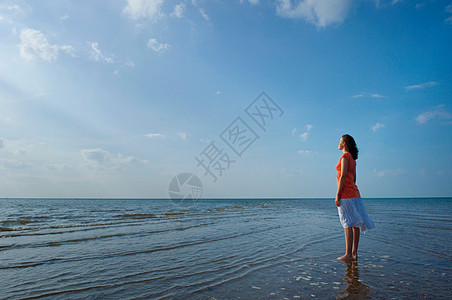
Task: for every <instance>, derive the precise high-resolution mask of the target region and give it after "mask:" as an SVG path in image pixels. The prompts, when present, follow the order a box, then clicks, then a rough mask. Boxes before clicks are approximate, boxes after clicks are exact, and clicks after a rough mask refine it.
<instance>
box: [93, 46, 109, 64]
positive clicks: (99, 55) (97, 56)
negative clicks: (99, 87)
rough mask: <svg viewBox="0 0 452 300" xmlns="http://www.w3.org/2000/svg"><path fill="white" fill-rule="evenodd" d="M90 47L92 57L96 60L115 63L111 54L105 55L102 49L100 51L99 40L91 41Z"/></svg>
mask: <svg viewBox="0 0 452 300" xmlns="http://www.w3.org/2000/svg"><path fill="white" fill-rule="evenodd" d="M89 45H90V47H91V58H92V59H94V60H95V61H105V62H106V63H109V64H111V63H113V58H112V57H109V56H105V55H104V54H102V51H100V49H99V45H98V44H97V42H92V43H89Z"/></svg>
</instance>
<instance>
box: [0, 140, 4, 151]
mask: <svg viewBox="0 0 452 300" xmlns="http://www.w3.org/2000/svg"><path fill="white" fill-rule="evenodd" d="M4 146H5V142H4V141H3V139H0V149H2V148H3V147H4Z"/></svg>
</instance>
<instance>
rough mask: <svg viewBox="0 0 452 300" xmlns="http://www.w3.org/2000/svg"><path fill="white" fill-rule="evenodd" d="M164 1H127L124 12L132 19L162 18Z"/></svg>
mask: <svg viewBox="0 0 452 300" xmlns="http://www.w3.org/2000/svg"><path fill="white" fill-rule="evenodd" d="M162 5H163V0H127V5H126V7H124V10H123V12H124V13H125V14H126V15H128V16H129V17H131V18H132V19H141V18H156V17H159V16H162V15H163V13H162Z"/></svg>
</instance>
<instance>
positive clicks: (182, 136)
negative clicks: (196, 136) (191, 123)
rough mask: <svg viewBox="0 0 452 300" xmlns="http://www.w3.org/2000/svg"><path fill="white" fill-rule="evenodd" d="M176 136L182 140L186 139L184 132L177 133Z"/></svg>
mask: <svg viewBox="0 0 452 300" xmlns="http://www.w3.org/2000/svg"><path fill="white" fill-rule="evenodd" d="M177 135H178V136H179V137H180V138H181V139H183V140H186V139H187V137H188V134H187V133H186V132H179V133H178V134H177Z"/></svg>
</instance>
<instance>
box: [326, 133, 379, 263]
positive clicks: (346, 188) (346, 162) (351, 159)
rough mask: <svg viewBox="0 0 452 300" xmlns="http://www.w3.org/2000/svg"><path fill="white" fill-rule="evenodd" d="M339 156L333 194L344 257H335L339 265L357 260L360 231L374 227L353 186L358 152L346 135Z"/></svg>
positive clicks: (340, 146) (355, 187)
mask: <svg viewBox="0 0 452 300" xmlns="http://www.w3.org/2000/svg"><path fill="white" fill-rule="evenodd" d="M338 148H339V150H342V152H343V154H342V156H341V158H340V160H339V162H338V164H337V166H336V170H337V193H336V200H335V203H336V206H337V208H338V212H339V217H340V220H341V224H342V226H343V227H344V231H345V249H346V250H345V254H344V255H343V256H341V257H338V259H339V260H342V261H351V260H358V243H359V234H360V230H362V231H363V232H364V233H365V232H366V231H367V230H368V229H372V228H374V227H375V225H374V222H373V221H372V220H371V219H370V218H369V216H368V215H367V212H366V209H365V208H364V205H363V202H362V201H361V195H360V194H359V190H358V187H357V186H356V160H357V159H358V148H357V147H356V143H355V140H354V139H353V137H351V136H350V135H348V134H345V135H343V136H342V138H341V140H340V141H339V147H338Z"/></svg>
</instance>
